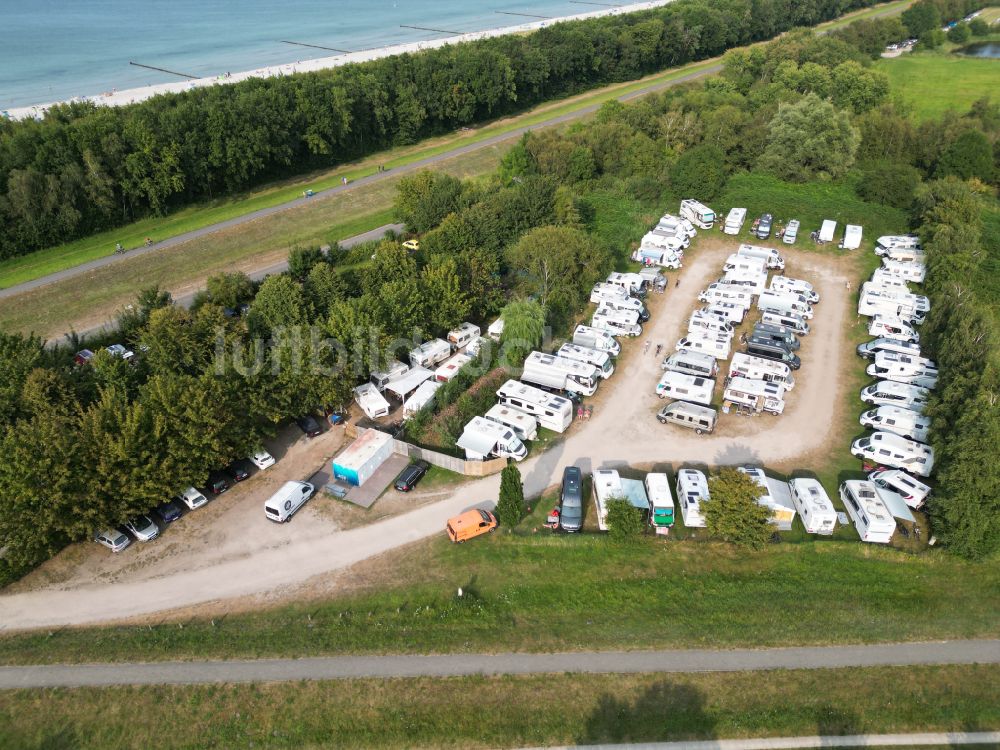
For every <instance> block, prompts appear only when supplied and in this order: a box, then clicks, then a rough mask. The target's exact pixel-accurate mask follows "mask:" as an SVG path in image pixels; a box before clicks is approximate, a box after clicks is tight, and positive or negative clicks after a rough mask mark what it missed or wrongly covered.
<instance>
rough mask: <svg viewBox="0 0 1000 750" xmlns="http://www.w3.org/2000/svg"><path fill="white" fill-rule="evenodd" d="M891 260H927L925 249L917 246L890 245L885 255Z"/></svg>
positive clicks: (924, 261) (916, 261) (923, 261)
mask: <svg viewBox="0 0 1000 750" xmlns="http://www.w3.org/2000/svg"><path fill="white" fill-rule="evenodd" d="M883 257H885V258H888V259H889V260H894V261H897V262H900V263H921V264H924V263H926V262H927V258H926V257H925V256H924V251H923V250H921V249H919V248H915V247H890V248H889V249H888V250H886V251H885V255H884V256H883Z"/></svg>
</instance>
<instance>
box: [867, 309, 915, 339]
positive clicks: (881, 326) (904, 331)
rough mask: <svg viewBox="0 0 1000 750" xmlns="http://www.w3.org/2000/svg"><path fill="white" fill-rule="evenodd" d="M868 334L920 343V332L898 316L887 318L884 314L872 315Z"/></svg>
mask: <svg viewBox="0 0 1000 750" xmlns="http://www.w3.org/2000/svg"><path fill="white" fill-rule="evenodd" d="M868 335H869V336H880V337H882V338H887V339H897V340H899V341H909V342H910V343H911V344H919V343H920V334H919V333H917V332H916V331H914V330H913V328H912V327H911V326H910V324H909V323H905V322H903V321H902V320H899V319H898V318H887V317H885V316H884V315H875V316H874V317H872V319H871V322H870V323H869V324H868Z"/></svg>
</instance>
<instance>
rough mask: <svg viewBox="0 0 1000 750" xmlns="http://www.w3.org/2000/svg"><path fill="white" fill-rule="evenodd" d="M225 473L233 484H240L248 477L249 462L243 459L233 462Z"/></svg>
mask: <svg viewBox="0 0 1000 750" xmlns="http://www.w3.org/2000/svg"><path fill="white" fill-rule="evenodd" d="M226 473H227V474H229V476H231V477H232V478H233V481H234V482H242V481H243V480H244V479H246V478H247V477H249V476H250V462H249V461H248V460H247V459H245V458H242V459H240V460H239V461H233V462H232V463H231V464H229V467H228V468H227V469H226Z"/></svg>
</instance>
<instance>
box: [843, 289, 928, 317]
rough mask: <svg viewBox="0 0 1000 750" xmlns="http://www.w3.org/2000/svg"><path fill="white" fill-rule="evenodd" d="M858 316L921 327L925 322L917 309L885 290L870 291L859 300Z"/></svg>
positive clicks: (864, 293)
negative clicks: (893, 320) (880, 318)
mask: <svg viewBox="0 0 1000 750" xmlns="http://www.w3.org/2000/svg"><path fill="white" fill-rule="evenodd" d="M858 315H864V316H866V317H875V316H877V315H880V316H882V317H883V318H895V319H896V320H900V321H903V322H905V323H909V324H913V325H920V324H921V323H923V322H924V317H925V316H924V314H923V313H921V312H920V311H919V310H917V308H916V307H915V306H914V305H913V304H911V303H909V302H906V301H904V300H901V299H899V298H898V297H896V296H895V295H892V294H889V293H888V292H886V291H884V290H872V289H868V290H866V291H865V292H863V293H862V294H861V297H860V298H859V299H858Z"/></svg>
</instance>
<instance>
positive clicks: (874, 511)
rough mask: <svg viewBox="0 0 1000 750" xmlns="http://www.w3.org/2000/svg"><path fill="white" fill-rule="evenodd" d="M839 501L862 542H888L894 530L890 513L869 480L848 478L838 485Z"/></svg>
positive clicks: (894, 526) (894, 522) (893, 521)
mask: <svg viewBox="0 0 1000 750" xmlns="http://www.w3.org/2000/svg"><path fill="white" fill-rule="evenodd" d="M840 501H841V502H842V503H843V504H844V507H845V508H846V509H847V514H848V515H849V516H850V517H851V520H852V521H854V528H856V529H857V530H858V535H859V536H860V537H861V541H862V542H874V543H876V544H888V543H889V541H890V540H891V539H892V535H893V533H895V531H896V521H895V520H893V517H892V513H890V512H889V509H888V508H886V507H885V504H884V503H883V502H882V501H881V500H880V499H879V496H878V492H877V491H876V489H875V486H874V485H873V484H872V483H871V482H866V481H864V480H860V479H848V480H847V481H846V482H843V483H842V484H841V485H840Z"/></svg>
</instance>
